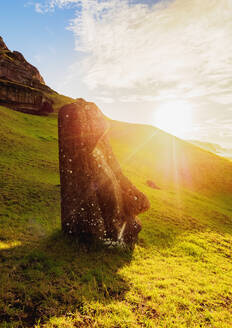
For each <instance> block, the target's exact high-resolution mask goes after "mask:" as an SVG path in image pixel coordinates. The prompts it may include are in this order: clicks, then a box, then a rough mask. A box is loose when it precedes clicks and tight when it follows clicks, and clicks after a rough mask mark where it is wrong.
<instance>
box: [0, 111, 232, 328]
mask: <svg viewBox="0 0 232 328" xmlns="http://www.w3.org/2000/svg"><path fill="white" fill-rule="evenodd" d="M111 124H112V128H111V130H110V132H109V133H110V140H111V144H112V146H113V150H114V152H115V154H116V156H117V158H118V159H119V161H120V164H121V166H122V167H123V170H124V173H125V174H126V175H127V176H128V177H129V178H130V179H131V180H132V181H133V183H134V184H135V185H136V186H137V187H138V188H139V189H140V190H142V191H143V192H144V193H145V194H146V195H147V196H148V197H149V200H150V202H151V209H150V210H149V211H148V212H146V213H145V214H143V215H141V216H140V219H141V221H142V225H143V229H142V231H141V233H140V235H139V241H138V244H137V245H136V247H135V249H134V251H133V252H130V251H125V250H119V249H105V248H99V249H92V250H91V249H85V248H83V247H81V246H80V245H78V244H77V243H76V242H72V241H70V240H67V239H66V238H65V237H64V236H63V235H62V234H61V232H60V230H61V228H60V207H59V206H60V199H59V193H60V190H59V188H60V187H59V176H58V145H57V116H56V115H55V114H53V115H51V116H49V117H38V116H32V115H27V114H23V113H19V112H14V111H11V110H9V109H6V108H4V107H0V154H1V156H0V189H1V192H0V280H1V281H0V327H37V328H38V327H49V328H50V327H60V328H61V327H62V328H63V327H168V328H170V327H223V328H225V327H231V323H232V291H231V283H232V251H231V249H232V248H231V246H232V163H231V162H229V161H227V160H226V159H223V158H220V157H218V156H216V155H213V154H211V153H209V152H207V151H204V150H202V149H200V148H197V147H196V146H194V145H191V144H188V143H186V142H184V141H181V140H179V139H177V138H175V137H172V136H171V135H168V134H166V133H164V132H162V131H160V130H158V129H155V128H154V127H150V126H143V125H133V124H127V123H120V122H115V121H111ZM148 179H149V180H152V181H154V183H155V184H156V185H157V186H158V187H159V188H160V189H152V188H150V187H149V186H148V185H147V180H148Z"/></svg>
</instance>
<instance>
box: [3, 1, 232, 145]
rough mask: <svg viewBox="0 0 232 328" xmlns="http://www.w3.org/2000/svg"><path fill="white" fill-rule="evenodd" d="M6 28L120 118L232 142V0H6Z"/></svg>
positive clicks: (63, 89) (13, 43)
mask: <svg viewBox="0 0 232 328" xmlns="http://www.w3.org/2000/svg"><path fill="white" fill-rule="evenodd" d="M0 35H1V36H2V37H3V38H4V40H5V42H6V44H7V45H8V47H9V48H10V49H11V50H18V51H20V52H22V53H23V54H24V56H25V58H26V59H27V60H28V61H29V62H31V63H32V64H33V65H35V66H36V67H37V68H38V69H39V70H40V72H41V74H42V76H43V77H44V79H45V81H46V83H47V84H48V85H49V86H50V87H52V88H53V89H55V90H56V91H58V92H60V93H62V94H65V95H68V96H71V97H74V98H79V97H82V98H85V99H86V100H89V101H94V102H95V103H96V104H97V105H98V106H99V107H100V108H101V109H102V110H103V112H104V113H105V114H106V115H108V116H109V117H111V118H113V119H118V120H122V121H128V122H136V123H146V124H151V125H156V126H158V127H160V128H162V129H164V130H166V131H168V132H170V133H173V134H175V135H177V136H179V137H181V138H185V139H199V140H203V141H209V142H215V143H218V144H221V145H223V146H226V147H231V148H232V146H231V145H232V92H231V87H232V0H34V1H32V0H0Z"/></svg>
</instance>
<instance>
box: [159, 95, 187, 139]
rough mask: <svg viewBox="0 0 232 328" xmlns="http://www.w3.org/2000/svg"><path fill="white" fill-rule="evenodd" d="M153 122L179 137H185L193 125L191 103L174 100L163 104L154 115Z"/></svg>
mask: <svg viewBox="0 0 232 328" xmlns="http://www.w3.org/2000/svg"><path fill="white" fill-rule="evenodd" d="M153 117H154V119H153V124H154V125H155V126H156V127H157V128H159V129H161V130H164V131H166V132H168V133H171V134H173V135H175V136H176V137H179V138H185V137H186V136H187V135H188V134H189V132H190V130H191V129H192V127H193V117H192V107H191V105H190V104H188V103H185V102H181V101H173V102H168V103H164V104H162V105H161V106H160V107H159V108H158V109H157V110H156V111H154V115H153Z"/></svg>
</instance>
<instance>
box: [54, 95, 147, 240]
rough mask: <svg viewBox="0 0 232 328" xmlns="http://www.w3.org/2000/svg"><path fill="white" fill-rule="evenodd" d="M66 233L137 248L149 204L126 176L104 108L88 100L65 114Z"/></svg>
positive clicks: (62, 174)
mask: <svg viewBox="0 0 232 328" xmlns="http://www.w3.org/2000/svg"><path fill="white" fill-rule="evenodd" d="M58 125H59V163H60V180H61V219H62V230H63V231H64V232H65V233H67V234H69V235H71V236H74V237H77V238H78V239H79V240H81V241H82V242H86V243H89V242H91V241H96V240H98V241H102V242H103V243H105V244H111V245H116V244H123V245H133V244H134V243H135V241H136V240H137V236H138V233H139V231H140V230H141V224H140V222H139V220H138V219H137V218H136V215H138V214H139V213H142V212H144V211H146V210H147V209H148V208H149V201H148V199H147V198H146V196H145V195H144V194H143V193H142V192H140V191H139V190H138V189H137V188H136V187H135V186H134V185H133V184H132V183H131V182H130V181H129V180H128V179H127V177H125V175H124V174H123V173H122V170H121V168H120V165H119V163H118V162H117V160H116V158H115V156H114V153H113V151H112V148H111V146H110V143H109V140H108V137H107V132H108V130H109V122H108V121H107V120H106V119H105V118H104V116H103V114H102V113H101V111H100V110H99V108H98V107H97V106H96V105H95V104H94V103H90V102H86V101H85V100H83V99H78V100H77V101H76V102H75V103H73V104H70V105H66V106H64V107H62V108H61V109H60V111H59V123H58Z"/></svg>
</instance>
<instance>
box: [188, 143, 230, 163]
mask: <svg viewBox="0 0 232 328" xmlns="http://www.w3.org/2000/svg"><path fill="white" fill-rule="evenodd" d="M188 142H191V143H192V144H194V145H196V146H199V147H201V148H203V149H205V150H208V151H210V152H212V153H215V154H217V155H219V156H222V157H225V158H228V159H232V148H225V147H222V146H220V145H218V144H215V143H211V142H204V141H199V140H188Z"/></svg>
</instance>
